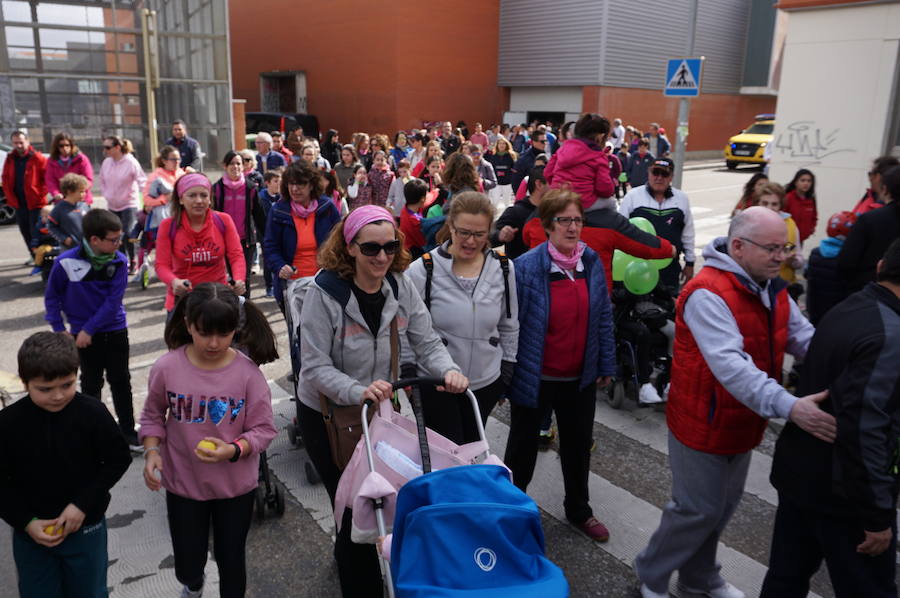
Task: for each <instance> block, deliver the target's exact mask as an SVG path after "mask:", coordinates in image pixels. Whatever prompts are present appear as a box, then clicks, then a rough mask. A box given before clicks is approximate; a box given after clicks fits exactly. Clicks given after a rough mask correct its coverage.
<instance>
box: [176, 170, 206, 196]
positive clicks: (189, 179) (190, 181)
mask: <svg viewBox="0 0 900 598" xmlns="http://www.w3.org/2000/svg"><path fill="white" fill-rule="evenodd" d="M191 187H204V188H205V189H206V190H207V191H209V190H210V189H212V183H210V182H209V179H208V178H206V175H205V174H201V173H199V172H191V173H189V174H183V175H181V177H180V178H179V179H178V181H177V182H176V183H175V190H176V191H178V195H181V194H182V193H184V192H185V191H187V190H188V189H190V188H191Z"/></svg>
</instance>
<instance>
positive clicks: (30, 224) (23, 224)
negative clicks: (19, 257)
mask: <svg viewBox="0 0 900 598" xmlns="http://www.w3.org/2000/svg"><path fill="white" fill-rule="evenodd" d="M40 217H41V209H40V208H38V209H36V210H29V209H28V207H27V206H25V207H19V208H16V224H18V225H19V232H20V233H21V234H22V240H23V241H25V246H26V247H28V253H29V255H30V254H31V233H32V231H33V230H34V226H35V225H36V224H37V221H38V220H39V219H40Z"/></svg>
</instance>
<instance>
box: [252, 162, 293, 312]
mask: <svg viewBox="0 0 900 598" xmlns="http://www.w3.org/2000/svg"><path fill="white" fill-rule="evenodd" d="M286 151H290V150H286ZM263 182H264V183H265V186H264V187H263V188H262V189H260V190H259V203H260V204H262V208H263V212H265V214H266V219H268V218H269V210H271V209H272V206H273V205H274V204H276V203H278V202H279V201H280V200H281V171H280V170H277V169H276V170H267V171H266V174H264V175H263ZM263 236H264V235H263ZM259 241H260V242H262V239H259ZM262 257H263V280H265V281H266V297H274V296H275V287H274V286H273V285H274V278H273V276H274V273H273V272H272V269H271V268H269V265H268V264H267V263H266V258H265V255H263V256H262Z"/></svg>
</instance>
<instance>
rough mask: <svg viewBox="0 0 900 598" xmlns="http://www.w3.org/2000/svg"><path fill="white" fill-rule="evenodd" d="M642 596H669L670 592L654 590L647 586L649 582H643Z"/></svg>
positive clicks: (654, 597)
mask: <svg viewBox="0 0 900 598" xmlns="http://www.w3.org/2000/svg"><path fill="white" fill-rule="evenodd" d="M641 598H669V593H668V592H666V593H664V594H663V593H660V592H654V591H653V590H651V589H650V588H648V587H647V584H643V583H642V584H641Z"/></svg>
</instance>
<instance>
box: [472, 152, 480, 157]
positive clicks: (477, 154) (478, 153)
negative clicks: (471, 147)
mask: <svg viewBox="0 0 900 598" xmlns="http://www.w3.org/2000/svg"><path fill="white" fill-rule="evenodd" d="M472 155H473V156H480V155H481V152H472Z"/></svg>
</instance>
